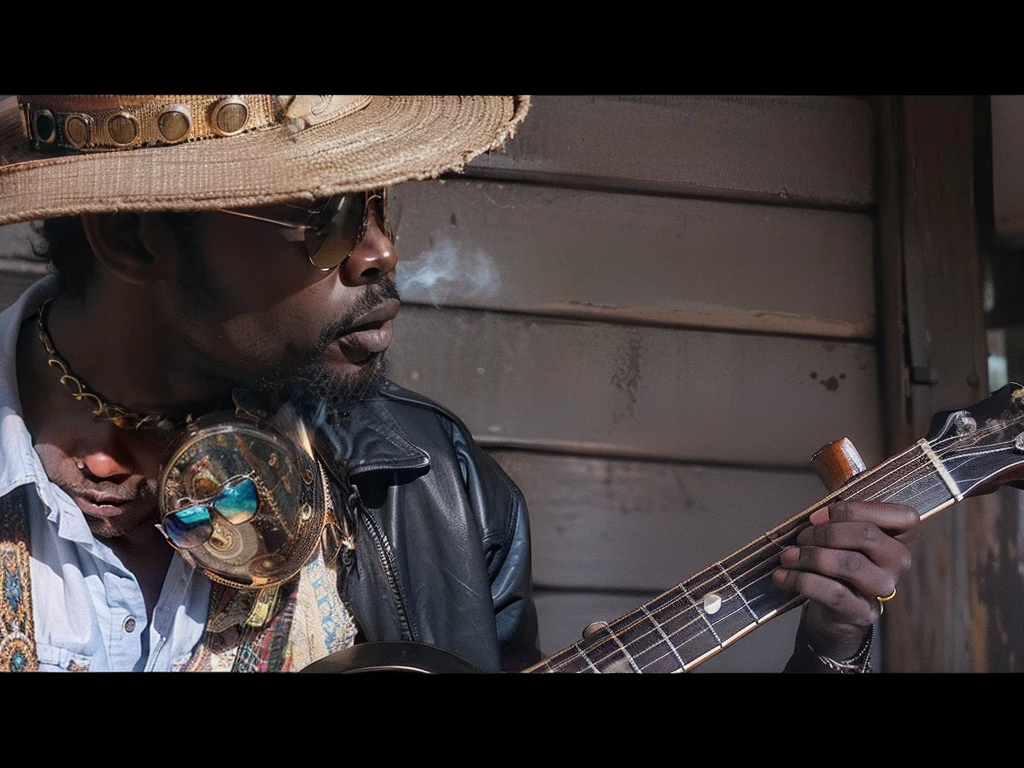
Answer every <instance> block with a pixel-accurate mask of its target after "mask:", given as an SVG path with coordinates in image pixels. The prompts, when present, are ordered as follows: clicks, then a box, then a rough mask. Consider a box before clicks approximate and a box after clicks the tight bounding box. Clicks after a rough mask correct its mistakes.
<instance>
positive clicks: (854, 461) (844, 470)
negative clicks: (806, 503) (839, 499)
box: [811, 437, 867, 491]
mask: <svg viewBox="0 0 1024 768" xmlns="http://www.w3.org/2000/svg"><path fill="white" fill-rule="evenodd" d="M811 463H812V464H813V465H814V469H815V471H816V472H817V473H818V477H820V478H821V481H822V482H823V483H824V484H825V487H826V488H828V490H829V491H834V490H836V489H837V488H839V487H840V486H841V485H843V483H845V482H846V481H847V480H849V479H850V478H851V477H854V476H856V475H859V474H860V473H861V472H863V471H864V470H865V469H867V467H866V466H865V465H864V460H863V459H862V458H861V457H860V454H859V453H858V452H857V449H856V448H854V447H853V443H851V442H850V440H849V439H848V438H845V437H844V438H842V439H841V440H833V441H832V442H831V443H829V444H828V445H826V446H825V447H824V448H822V449H821V450H820V451H818V452H817V453H815V454H814V455H813V456H812V457H811Z"/></svg>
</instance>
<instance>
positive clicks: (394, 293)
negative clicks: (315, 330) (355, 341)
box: [317, 279, 402, 352]
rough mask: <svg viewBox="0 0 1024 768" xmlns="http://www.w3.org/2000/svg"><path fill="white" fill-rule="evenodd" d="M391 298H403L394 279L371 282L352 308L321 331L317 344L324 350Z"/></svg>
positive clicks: (321, 350)
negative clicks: (364, 316)
mask: <svg viewBox="0 0 1024 768" xmlns="http://www.w3.org/2000/svg"><path fill="white" fill-rule="evenodd" d="M390 299H396V300H398V301H401V300H402V297H401V295H400V294H399V292H398V286H397V285H396V284H395V281H394V280H391V279H383V280H378V281H377V282H374V283H370V284H369V285H368V286H366V291H365V292H364V293H363V295H362V296H360V297H359V300H358V301H356V303H355V304H354V305H353V306H352V309H350V310H349V311H348V312H346V313H345V314H344V315H343V316H342V317H341V318H340V319H338V320H336V321H335V322H333V323H331V324H330V325H328V326H327V327H325V328H324V329H323V330H322V331H321V332H320V339H319V342H318V344H317V347H318V348H319V351H320V352H324V351H325V350H326V349H327V347H329V346H330V345H331V344H333V343H334V341H335V339H337V338H338V337H339V336H344V335H345V334H347V333H349V332H351V331H352V330H353V329H355V328H356V327H357V322H358V321H359V319H360V318H361V317H363V315H365V314H366V313H367V312H370V311H371V310H374V309H376V308H377V307H379V306H380V305H381V304H383V303H384V302H386V301H388V300H390Z"/></svg>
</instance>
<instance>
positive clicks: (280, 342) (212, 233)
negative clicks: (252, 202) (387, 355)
mask: <svg viewBox="0 0 1024 768" xmlns="http://www.w3.org/2000/svg"><path fill="white" fill-rule="evenodd" d="M244 212H246V213H251V214H253V215H258V216H261V217H263V218H268V219H274V220H278V221H296V222H301V221H303V220H305V213H304V211H303V210H302V209H296V208H295V207H294V206H286V205H279V206H271V207H266V208H259V209H246V211H244ZM196 239H197V241H198V245H199V246H200V248H201V253H200V254H198V258H199V259H201V261H200V264H199V265H198V266H200V267H201V269H200V270H199V271H200V272H201V274H200V275H198V276H197V275H195V274H188V273H186V274H183V275H182V282H183V283H184V284H185V286H186V290H185V291H184V294H183V301H182V303H181V311H180V313H179V324H180V327H181V328H182V329H183V333H184V335H185V337H186V341H187V343H188V345H189V346H190V347H191V348H192V350H193V351H194V352H195V353H196V355H197V362H198V368H199V369H200V370H201V371H203V372H205V373H207V374H213V375H215V376H218V377H222V378H225V379H227V380H228V381H231V382H234V383H239V384H243V385H246V386H250V387H253V388H255V389H258V390H261V391H266V392H270V393H272V394H274V395H276V396H277V397H279V398H281V399H285V400H288V401H289V402H292V403H293V404H296V405H298V406H299V407H301V408H302V409H303V411H304V413H305V415H306V416H307V418H309V417H312V416H314V414H316V415H317V416H319V415H320V414H317V413H316V412H317V411H318V410H319V406H320V405H321V404H324V405H326V407H327V409H328V411H338V410H342V409H343V408H344V407H345V406H346V405H347V403H349V402H351V401H352V400H353V399H357V398H359V397H361V396H364V395H366V394H368V393H370V392H372V391H375V389H376V387H377V386H378V385H379V382H380V379H381V378H382V376H383V373H384V370H385V366H384V351H385V350H386V349H387V347H388V345H389V344H390V342H391V333H392V327H391V321H392V319H393V318H394V317H395V315H396V313H397V312H398V308H399V306H400V302H399V298H398V292H397V289H396V288H395V284H394V271H395V265H396V263H397V257H396V254H395V247H394V244H393V243H392V242H391V241H390V240H389V239H388V237H387V236H386V235H385V234H384V231H383V228H382V226H381V222H380V221H379V219H378V217H377V214H376V212H375V209H374V208H372V207H371V209H370V213H369V214H368V216H367V218H366V231H365V234H364V235H363V237H362V238H361V239H360V240H359V242H358V243H357V244H356V246H355V248H354V249H352V251H351V253H349V254H348V255H347V258H344V260H343V261H342V262H341V264H339V265H338V266H337V267H335V268H333V269H331V270H328V271H322V270H320V269H318V268H317V267H314V266H313V265H312V264H311V262H310V260H309V258H308V252H307V247H306V244H305V237H304V234H303V232H302V231H301V230H299V229H293V228H289V227H284V226H280V225H277V224H272V223H269V222H264V221H256V220H253V219H250V218H245V217H240V216H234V215H230V214H227V213H221V212H210V213H205V214H202V215H201V216H200V217H199V232H198V237H197V238H196ZM323 247H324V248H331V247H336V243H335V242H334V241H332V240H331V239H329V240H328V241H327V242H326V243H325V244H324V246H323ZM345 250H347V248H346V249H345ZM342 257H344V253H339V254H338V258H342ZM189 262H192V268H193V269H194V268H195V266H196V264H195V263H194V260H193V259H185V260H184V261H183V264H185V265H186V269H187V268H188V264H189ZM197 277H198V278H199V279H196V278H197Z"/></svg>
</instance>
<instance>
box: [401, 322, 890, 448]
mask: <svg viewBox="0 0 1024 768" xmlns="http://www.w3.org/2000/svg"><path fill="white" fill-rule="evenodd" d="M875 357H876V356H875V350H874V348H873V347H871V346H870V345H865V344H854V343H835V342H821V341H814V340H807V339H792V338H775V337H768V336H749V335H743V334H731V333H712V332H705V331H684V330H675V329H666V328H647V327H642V326H620V325H614V324H609V323H581V322H568V321H561V320H546V319H540V318H529V317H524V316H520V315H512V314H503V313H492V312H479V311H472V310H452V309H446V310H437V309H430V308H425V307H406V308H404V309H403V314H402V315H400V316H399V318H398V319H397V320H396V323H395V338H394V341H393V343H392V352H391V358H392V374H393V376H394V378H395V379H396V380H397V381H398V382H399V383H402V384H405V385H406V386H410V387H411V388H413V389H417V390H419V391H421V392H423V393H424V394H426V395H427V396H429V397H433V398H434V399H436V400H438V401H439V402H441V403H443V404H445V405H447V406H449V407H451V408H453V409H454V410H455V412H456V413H459V414H460V415H461V416H462V417H463V418H464V419H465V420H466V422H467V423H468V425H469V426H470V428H471V429H472V430H473V432H474V434H475V435H476V436H477V437H478V439H479V440H480V441H481V442H482V443H484V444H486V445H490V446H495V447H497V446H505V447H532V448H537V449H547V450H553V451H555V452H566V451H568V452H572V453H599V454H608V455H616V456H622V457H646V458H665V459H675V460H683V461H687V460H689V461H697V462H702V463H715V464H718V463H726V464H743V465H753V466H768V467H786V466H788V467H801V468H802V467H805V466H806V463H807V459H808V457H809V456H810V455H811V454H812V453H813V452H814V451H816V450H817V449H818V448H820V447H821V445H822V444H823V443H826V442H828V441H829V440H833V439H837V438H840V437H844V436H845V437H849V438H850V439H851V440H852V441H853V442H854V444H855V445H857V446H858V447H859V448H860V450H861V452H862V454H863V455H864V458H865V460H866V461H868V462H869V463H876V462H877V461H879V460H880V459H881V458H882V450H881V446H882V429H881V424H880V417H879V413H880V408H879V404H878V380H877V365H876V359H875Z"/></svg>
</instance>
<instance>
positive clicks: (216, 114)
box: [210, 96, 250, 136]
mask: <svg viewBox="0 0 1024 768" xmlns="http://www.w3.org/2000/svg"><path fill="white" fill-rule="evenodd" d="M233 106H239V107H242V109H244V110H245V119H244V120H242V123H241V125H240V126H239V127H238V128H235V129H233V130H226V129H224V128H222V127H221V125H220V122H219V118H220V116H221V113H222V112H223V111H224V110H225V109H227V108H228V107H233ZM249 113H250V111H249V105H248V104H246V103H245V100H244V99H240V98H238V97H237V96H228V97H226V98H223V99H221V100H220V101H218V102H217V103H216V104H214V105H213V106H212V107H210V129H211V130H212V131H213V132H214V133H216V134H217V135H218V136H237V135H238V134H240V133H242V132H243V131H245V126H246V125H247V124H248V123H249Z"/></svg>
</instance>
